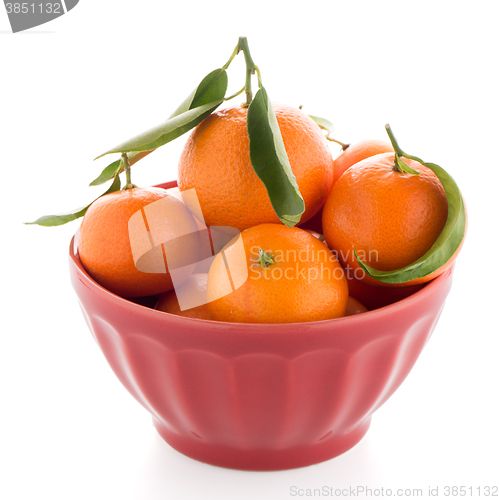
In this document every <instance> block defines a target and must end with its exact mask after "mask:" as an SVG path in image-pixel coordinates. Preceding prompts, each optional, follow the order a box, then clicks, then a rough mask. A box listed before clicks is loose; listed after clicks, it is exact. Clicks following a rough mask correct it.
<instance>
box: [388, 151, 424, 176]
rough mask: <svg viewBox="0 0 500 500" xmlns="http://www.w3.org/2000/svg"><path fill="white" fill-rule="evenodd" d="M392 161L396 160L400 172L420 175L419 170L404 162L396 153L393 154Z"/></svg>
mask: <svg viewBox="0 0 500 500" xmlns="http://www.w3.org/2000/svg"><path fill="white" fill-rule="evenodd" d="M394 161H395V162H396V164H397V166H398V169H399V171H400V172H406V173H407V174H411V175H420V172H418V171H417V170H414V169H413V168H411V167H410V165H408V163H406V162H405V161H404V160H403V159H402V158H401V157H400V156H399V155H398V154H397V153H396V154H395V155H394ZM420 163H422V162H420Z"/></svg>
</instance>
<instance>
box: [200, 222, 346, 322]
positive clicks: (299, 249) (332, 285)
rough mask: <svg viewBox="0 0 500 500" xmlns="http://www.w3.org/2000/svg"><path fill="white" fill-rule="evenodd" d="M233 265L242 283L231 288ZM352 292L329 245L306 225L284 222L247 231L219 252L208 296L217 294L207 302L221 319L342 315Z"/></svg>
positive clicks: (234, 278)
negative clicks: (303, 227)
mask: <svg viewBox="0 0 500 500" xmlns="http://www.w3.org/2000/svg"><path fill="white" fill-rule="evenodd" d="M243 249H244V254H243V258H240V256H239V255H238V252H243ZM228 271H229V274H230V276H231V280H232V283H237V286H236V287H234V286H232V287H231V288H232V289H233V291H231V292H230V293H228V294H226V290H227V281H228ZM238 285H239V286H238ZM348 295H349V291H348V286H347V280H346V277H345V274H344V271H343V269H342V266H341V265H340V263H339V262H338V260H337V259H336V258H335V256H334V255H333V254H332V253H331V252H330V250H329V249H328V248H327V247H326V246H325V245H324V244H323V243H322V242H321V241H319V240H318V239H317V238H315V237H314V236H313V235H311V234H310V233H308V232H307V231H304V230H303V229H299V228H296V227H295V228H288V227H286V226H284V225H282V224H261V225H258V226H254V227H252V228H250V229H247V230H245V231H243V232H242V233H241V234H240V235H239V236H238V237H237V238H235V239H233V240H232V241H231V242H230V243H229V244H228V245H226V247H225V248H224V249H223V251H222V252H221V253H218V254H217V256H216V257H215V259H214V261H213V262H212V265H211V267H210V271H209V274H208V287H207V296H208V299H209V300H213V301H212V302H210V303H209V304H208V308H209V310H210V313H211V315H212V318H213V319H215V320H218V321H230V322H239V323H295V322H303V321H318V320H325V319H332V318H338V317H340V316H343V315H344V313H345V309H346V304H347V297H348Z"/></svg>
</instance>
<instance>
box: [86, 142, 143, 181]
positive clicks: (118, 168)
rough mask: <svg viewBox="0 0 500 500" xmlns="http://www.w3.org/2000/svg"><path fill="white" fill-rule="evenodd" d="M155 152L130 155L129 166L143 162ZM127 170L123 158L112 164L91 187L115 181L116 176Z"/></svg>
mask: <svg viewBox="0 0 500 500" xmlns="http://www.w3.org/2000/svg"><path fill="white" fill-rule="evenodd" d="M152 152H153V151H141V152H139V153H130V154H128V155H127V156H128V163H129V165H131V166H132V165H133V164H134V163H137V162H138V161H139V160H142V158H144V157H145V156H147V155H148V154H149V153H152ZM124 170H125V167H124V165H123V163H122V160H121V158H120V159H119V160H116V161H114V162H113V163H110V164H109V165H108V166H107V167H106V168H105V169H104V170H103V171H102V172H101V174H100V175H99V177H97V179H94V180H93V181H92V182H91V183H90V186H99V185H100V184H104V183H105V182H108V181H110V180H111V179H113V178H114V177H115V176H117V175H120V174H121V173H122V172H123V171H124Z"/></svg>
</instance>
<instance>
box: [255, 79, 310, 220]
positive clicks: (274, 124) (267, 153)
mask: <svg viewBox="0 0 500 500" xmlns="http://www.w3.org/2000/svg"><path fill="white" fill-rule="evenodd" d="M247 130H248V137H249V139H250V160H251V162H252V167H253V169H254V170H255V173H256V174H257V176H258V177H259V179H260V180H261V181H262V182H263V183H264V186H265V187H266V190H267V194H268V196H269V199H270V201H271V204H272V206H273V209H274V211H275V212H276V215H277V216H278V217H279V219H280V220H281V222H283V224H285V225H286V226H288V227H293V226H295V225H296V224H298V223H299V222H300V218H301V216H302V214H303V213H304V210H305V205H304V200H303V199H302V196H301V194H300V191H299V187H298V186H297V181H296V179H295V176H294V175H293V173H292V169H291V167H290V162H289V161H288V156H287V154H286V150H285V145H284V144H283V138H282V137H281V132H280V129H279V126H278V121H277V120H276V115H275V114H274V110H273V107H272V104H271V101H270V100H269V97H268V95H267V92H266V90H265V89H264V87H261V88H260V89H259V90H258V92H257V94H255V97H254V99H253V100H252V102H251V104H250V106H249V108H248V116H247Z"/></svg>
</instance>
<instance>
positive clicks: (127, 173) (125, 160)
mask: <svg viewBox="0 0 500 500" xmlns="http://www.w3.org/2000/svg"><path fill="white" fill-rule="evenodd" d="M122 162H123V167H124V169H125V177H126V184H125V186H123V189H133V188H136V187H137V186H136V185H135V184H132V180H131V179H130V163H129V161H128V156H127V153H122Z"/></svg>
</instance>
